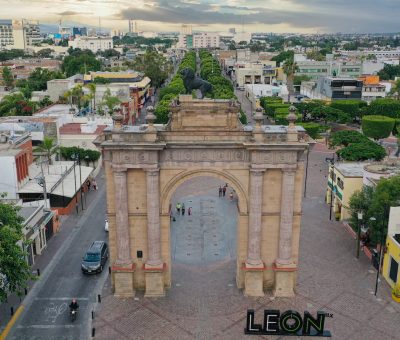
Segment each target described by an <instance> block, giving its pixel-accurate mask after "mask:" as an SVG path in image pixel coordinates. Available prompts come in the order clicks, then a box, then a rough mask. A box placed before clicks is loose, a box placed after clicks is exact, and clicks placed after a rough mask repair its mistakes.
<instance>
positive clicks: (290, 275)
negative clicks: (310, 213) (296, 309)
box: [275, 169, 297, 297]
mask: <svg viewBox="0 0 400 340" xmlns="http://www.w3.org/2000/svg"><path fill="white" fill-rule="evenodd" d="M295 176H296V169H283V170H282V194H281V218H280V228H279V248H278V259H277V260H276V262H275V296H280V297H290V296H293V295H294V282H295V276H294V272H295V271H296V269H297V267H296V264H294V263H293V259H292V229H293V210H294V189H295Z"/></svg>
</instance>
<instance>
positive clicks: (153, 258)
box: [146, 169, 162, 267]
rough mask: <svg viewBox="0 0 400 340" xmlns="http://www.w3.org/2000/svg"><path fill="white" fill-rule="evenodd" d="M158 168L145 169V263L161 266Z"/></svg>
mask: <svg viewBox="0 0 400 340" xmlns="http://www.w3.org/2000/svg"><path fill="white" fill-rule="evenodd" d="M159 173H160V169H150V170H147V171H146V180H147V245H148V250H147V251H148V256H147V262H146V263H147V264H148V265H150V266H158V267H160V266H162V259H161V229H160V190H159Z"/></svg>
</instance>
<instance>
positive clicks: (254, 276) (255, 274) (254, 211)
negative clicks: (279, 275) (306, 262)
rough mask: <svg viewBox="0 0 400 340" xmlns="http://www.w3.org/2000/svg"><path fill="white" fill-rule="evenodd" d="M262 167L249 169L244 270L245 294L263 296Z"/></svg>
mask: <svg viewBox="0 0 400 340" xmlns="http://www.w3.org/2000/svg"><path fill="white" fill-rule="evenodd" d="M264 171H265V170H264V169H250V190H249V191H250V197H249V202H250V207H249V234H248V245H247V259H246V263H245V266H244V270H245V290H244V294H245V295H246V296H263V295H264V291H263V270H264V263H263V262H262V259H261V238H262V235H261V226H262V220H261V219H262V194H263V193H262V189H263V173H264Z"/></svg>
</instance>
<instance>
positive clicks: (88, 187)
mask: <svg viewBox="0 0 400 340" xmlns="http://www.w3.org/2000/svg"><path fill="white" fill-rule="evenodd" d="M91 185H92V183H90V179H88V180H87V182H86V187H87V191H89V190H90V187H91Z"/></svg>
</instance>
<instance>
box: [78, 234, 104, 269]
mask: <svg viewBox="0 0 400 340" xmlns="http://www.w3.org/2000/svg"><path fill="white" fill-rule="evenodd" d="M107 259H108V247H107V243H105V242H104V241H94V242H93V243H92V245H91V246H90V248H89V249H88V251H87V252H86V254H85V256H84V257H83V259H82V265H81V269H82V272H83V273H85V274H95V273H101V272H102V271H103V268H104V265H105V263H106V262H107Z"/></svg>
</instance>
